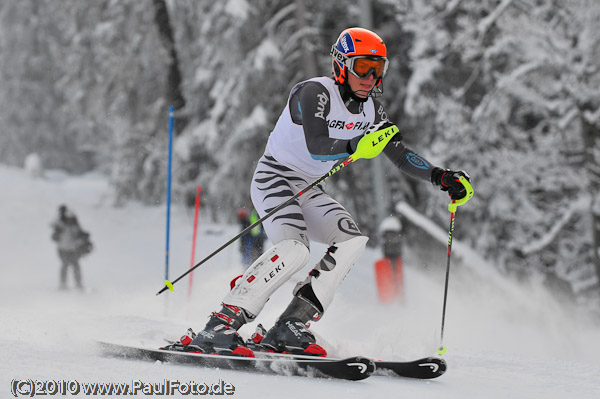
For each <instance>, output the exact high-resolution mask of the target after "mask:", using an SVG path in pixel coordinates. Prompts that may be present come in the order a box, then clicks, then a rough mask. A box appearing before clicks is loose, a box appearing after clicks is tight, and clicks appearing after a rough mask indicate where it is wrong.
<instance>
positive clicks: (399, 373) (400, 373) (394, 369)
mask: <svg viewBox="0 0 600 399" xmlns="http://www.w3.org/2000/svg"><path fill="white" fill-rule="evenodd" d="M250 347H251V348H252V349H253V350H254V355H255V356H256V357H257V358H263V357H269V358H284V359H290V358H292V359H311V360H313V361H324V360H326V361H331V360H337V361H339V360H341V359H338V358H331V357H314V356H307V355H292V354H286V353H272V352H265V351H261V350H260V346H259V345H254V346H252V345H250ZM372 361H373V363H374V364H375V372H374V373H373V375H382V376H389V377H404V378H416V379H422V380H428V379H432V378H437V377H439V376H441V375H443V374H444V373H445V372H446V370H447V368H448V366H447V364H446V361H445V360H444V359H441V358H438V357H424V358H421V359H416V360H410V361H395V360H375V359H372Z"/></svg>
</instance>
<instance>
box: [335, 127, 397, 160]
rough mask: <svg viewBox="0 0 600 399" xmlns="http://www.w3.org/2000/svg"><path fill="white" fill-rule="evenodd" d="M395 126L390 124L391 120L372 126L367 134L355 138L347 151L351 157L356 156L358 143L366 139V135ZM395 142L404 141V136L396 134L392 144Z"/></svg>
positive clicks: (350, 142)
mask: <svg viewBox="0 0 600 399" xmlns="http://www.w3.org/2000/svg"><path fill="white" fill-rule="evenodd" d="M393 125H394V124H393V123H392V122H390V121H389V120H385V121H381V122H379V123H378V124H377V125H374V126H371V128H370V129H369V130H368V131H367V132H365V134H364V135H362V136H357V137H354V138H353V139H351V140H350V141H348V147H347V149H346V151H347V152H348V154H350V155H352V154H354V153H355V152H356V148H358V142H359V141H360V140H362V139H363V138H364V137H365V135H367V134H368V133H373V132H376V131H378V130H383V129H387V128H388V127H390V126H393ZM393 141H402V135H401V134H400V132H398V133H396V134H395V135H394V137H392V140H391V142H393Z"/></svg>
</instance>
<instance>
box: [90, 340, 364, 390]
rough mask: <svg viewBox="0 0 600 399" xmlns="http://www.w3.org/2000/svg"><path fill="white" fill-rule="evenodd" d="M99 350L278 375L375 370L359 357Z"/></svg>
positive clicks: (351, 374)
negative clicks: (299, 356) (300, 356)
mask: <svg viewBox="0 0 600 399" xmlns="http://www.w3.org/2000/svg"><path fill="white" fill-rule="evenodd" d="M98 345H99V347H100V349H101V351H102V353H103V354H104V355H106V356H109V357H120V358H125V359H135V360H150V361H157V360H158V361H161V362H167V363H174V364H188V365H194V366H199V367H210V368H222V369H230V370H242V371H255V372H260V373H269V374H278V375H296V376H305V377H320V378H337V379H344V380H353V381H357V380H363V379H365V378H367V377H369V376H370V375H371V374H372V373H373V372H374V371H375V364H374V362H373V361H372V360H370V359H367V358H365V357H362V356H354V357H349V358H346V359H330V358H316V357H310V356H306V357H302V358H297V357H293V356H287V357H286V356H269V354H267V353H264V352H263V353H264V355H261V356H258V357H242V356H225V355H214V354H203V353H191V352H181V351H171V350H165V349H148V348H140V347H134V346H126V345H120V344H114V343H108V342H98Z"/></svg>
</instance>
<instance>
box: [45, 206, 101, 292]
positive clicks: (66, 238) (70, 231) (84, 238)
mask: <svg viewBox="0 0 600 399" xmlns="http://www.w3.org/2000/svg"><path fill="white" fill-rule="evenodd" d="M52 228H53V232H52V240H53V241H55V242H56V246H57V249H58V256H59V258H60V261H61V264H62V265H61V269H60V289H66V288H67V273H68V270H69V268H72V269H73V276H74V278H75V285H76V286H77V288H79V289H83V284H82V279H81V267H80V265H79V260H80V259H81V257H82V256H83V255H86V254H88V253H90V252H91V250H92V244H91V242H90V239H89V233H87V232H86V231H84V230H83V229H82V228H81V226H80V225H79V222H78V220H77V217H76V216H75V214H73V212H71V211H70V210H69V209H67V207H66V206H65V205H61V206H60V207H59V208H58V219H57V220H56V221H55V222H54V223H53V224H52Z"/></svg>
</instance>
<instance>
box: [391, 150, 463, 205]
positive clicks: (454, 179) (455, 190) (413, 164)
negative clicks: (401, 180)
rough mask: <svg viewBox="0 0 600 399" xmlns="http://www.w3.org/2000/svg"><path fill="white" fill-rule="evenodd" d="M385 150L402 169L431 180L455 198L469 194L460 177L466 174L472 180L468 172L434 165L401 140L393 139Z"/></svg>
mask: <svg viewBox="0 0 600 399" xmlns="http://www.w3.org/2000/svg"><path fill="white" fill-rule="evenodd" d="M383 152H384V153H385V155H386V156H387V157H388V158H389V159H390V160H391V161H392V162H393V163H394V164H395V165H396V166H397V167H398V168H400V170H401V171H403V172H404V173H406V174H407V175H409V176H412V177H414V178H417V179H420V180H425V181H430V182H431V183H433V185H434V186H438V187H439V188H440V190H442V191H447V192H448V194H450V197H451V198H452V199H453V200H458V199H461V198H463V197H464V196H465V195H467V191H466V188H465V186H464V185H463V184H462V183H461V182H460V180H459V178H460V176H464V177H465V178H466V179H467V181H471V180H470V177H469V175H468V173H466V172H464V171H452V170H448V169H442V168H439V167H437V166H433V165H432V164H431V162H429V161H428V160H426V159H425V158H423V157H421V156H420V155H418V154H417V153H415V152H414V151H412V150H411V149H410V148H407V147H405V146H404V144H402V142H401V141H400V140H396V141H393V140H392V141H391V142H390V143H389V144H388V145H387V146H386V147H385V149H384V150H383Z"/></svg>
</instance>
